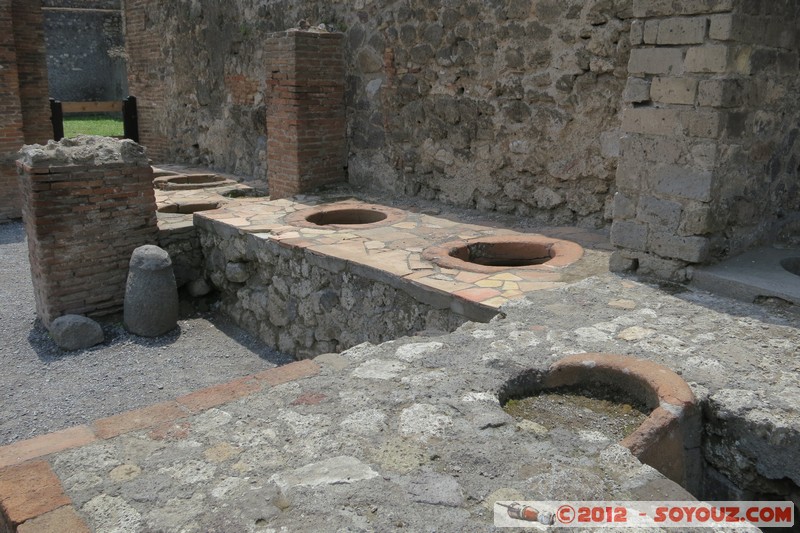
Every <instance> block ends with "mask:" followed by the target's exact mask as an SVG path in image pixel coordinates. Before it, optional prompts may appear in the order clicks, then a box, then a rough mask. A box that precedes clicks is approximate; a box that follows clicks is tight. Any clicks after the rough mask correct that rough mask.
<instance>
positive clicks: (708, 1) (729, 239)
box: [611, 0, 800, 279]
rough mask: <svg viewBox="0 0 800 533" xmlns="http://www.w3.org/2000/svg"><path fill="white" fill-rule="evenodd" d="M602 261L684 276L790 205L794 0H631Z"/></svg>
mask: <svg viewBox="0 0 800 533" xmlns="http://www.w3.org/2000/svg"><path fill="white" fill-rule="evenodd" d="M633 14H634V16H635V17H636V19H635V20H634V21H633V23H632V25H631V36H630V39H631V43H632V44H633V50H632V51H631V56H630V62H629V65H628V71H629V74H630V76H629V78H628V82H627V86H626V88H625V92H624V95H623V96H624V100H625V103H626V109H625V110H624V113H623V119H622V130H623V133H624V136H623V138H622V141H621V159H620V164H619V166H618V169H617V181H616V185H617V189H618V192H617V193H616V196H615V199H614V223H613V226H612V234H611V240H612V243H613V244H615V245H617V246H618V247H619V248H620V249H621V251H620V252H619V253H618V254H617V257H616V260H615V261H612V264H616V265H617V266H618V267H623V268H636V267H637V266H638V270H639V272H640V273H644V274H654V275H656V276H658V277H662V278H676V279H686V278H687V277H690V275H691V273H690V271H687V270H686V269H685V268H684V267H685V266H686V265H687V264H693V263H705V262H708V261H709V260H712V259H714V258H720V257H724V256H726V255H729V254H734V253H737V252H740V251H742V250H743V249H745V248H746V247H748V246H750V245H752V244H754V243H756V242H758V241H759V240H762V239H765V238H772V239H774V238H775V235H776V234H777V233H778V230H779V228H780V226H781V224H782V223H783V222H785V221H786V220H788V219H789V218H791V216H792V214H793V213H794V216H797V215H798V214H800V183H799V182H798V165H799V164H800V142H799V141H798V133H799V132H800V130H798V123H799V119H800V90H799V89H800V76H798V73H799V71H798V67H799V66H800V65H799V60H798V48H799V47H798V31H797V25H798V15H799V14H800V4H798V3H797V2H734V1H733V0H703V1H700V0H691V1H690V0H685V1H683V2H645V1H638V0H637V1H635V2H634V5H633Z"/></svg>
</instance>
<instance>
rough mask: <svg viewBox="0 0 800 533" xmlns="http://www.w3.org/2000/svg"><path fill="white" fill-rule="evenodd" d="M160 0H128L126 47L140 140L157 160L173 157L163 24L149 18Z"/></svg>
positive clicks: (130, 88) (162, 160)
mask: <svg viewBox="0 0 800 533" xmlns="http://www.w3.org/2000/svg"><path fill="white" fill-rule="evenodd" d="M160 4H161V2H160V0H126V1H125V2H124V5H125V50H126V52H127V54H128V90H129V91H130V94H132V95H133V96H135V97H136V107H137V112H138V115H139V143H140V144H142V145H143V146H144V147H145V148H147V155H148V156H149V157H150V158H151V159H152V160H153V161H154V162H155V163H164V162H166V161H167V160H168V159H169V140H168V138H167V135H166V134H165V133H164V125H163V123H164V120H166V119H165V118H164V116H165V113H166V109H165V108H166V103H165V100H166V98H165V95H166V91H167V90H166V86H165V81H164V78H165V73H164V69H165V66H164V65H165V59H164V58H163V57H162V55H161V50H162V47H163V44H164V35H163V34H162V32H163V26H161V25H159V24H154V23H152V22H149V21H148V17H150V16H152V14H153V13H154V12H158V11H159V10H160V9H162V6H161V5H160Z"/></svg>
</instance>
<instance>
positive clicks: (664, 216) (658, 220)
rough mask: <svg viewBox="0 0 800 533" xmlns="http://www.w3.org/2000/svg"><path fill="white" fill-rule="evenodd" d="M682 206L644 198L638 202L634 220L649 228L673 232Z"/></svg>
mask: <svg viewBox="0 0 800 533" xmlns="http://www.w3.org/2000/svg"><path fill="white" fill-rule="evenodd" d="M681 211H682V206H681V204H679V203H678V202H671V201H669V200H661V199H659V198H655V197H652V196H645V197H643V198H642V199H641V200H640V201H639V208H638V210H637V215H636V220H637V221H638V222H646V223H648V224H650V228H651V229H652V228H656V229H658V230H659V231H665V232H673V231H675V230H677V229H678V223H679V222H680V219H681Z"/></svg>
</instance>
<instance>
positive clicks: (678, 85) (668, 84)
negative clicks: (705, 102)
mask: <svg viewBox="0 0 800 533" xmlns="http://www.w3.org/2000/svg"><path fill="white" fill-rule="evenodd" d="M696 94H697V80H695V79H692V78H663V77H657V78H654V79H653V84H652V86H651V87H650V98H652V99H653V101H655V102H660V103H662V104H685V105H692V104H694V98H695V95H696Z"/></svg>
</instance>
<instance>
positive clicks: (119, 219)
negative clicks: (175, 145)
mask: <svg viewBox="0 0 800 533" xmlns="http://www.w3.org/2000/svg"><path fill="white" fill-rule="evenodd" d="M134 146H135V145H134ZM18 165H19V167H20V173H21V174H20V184H21V190H22V199H23V202H22V205H23V212H24V217H23V218H24V219H25V230H26V233H27V236H28V250H29V258H30V263H31V273H32V278H33V282H34V294H35V298H36V312H37V314H38V315H39V317H40V318H41V319H42V321H43V322H44V324H45V325H46V326H49V325H50V323H51V322H52V321H53V320H54V319H55V318H58V317H59V316H62V315H64V314H79V315H88V316H101V315H105V314H109V313H114V312H117V311H119V310H120V309H122V303H123V298H124V295H125V283H126V279H127V273H128V262H129V260H130V256H131V253H132V252H133V250H134V248H136V247H138V246H141V245H144V244H154V243H155V242H156V236H157V228H156V215H155V209H156V207H155V194H154V192H153V186H152V181H153V171H152V168H150V166H149V165H147V164H146V160H144V163H143V164H129V163H123V162H114V163H108V164H97V165H65V166H52V165H42V164H36V163H34V164H33V165H31V164H30V163H23V162H18Z"/></svg>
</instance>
